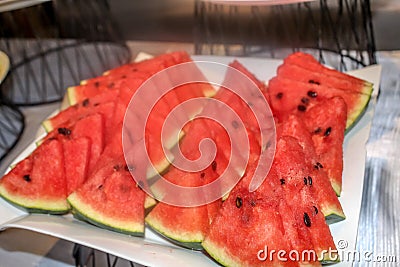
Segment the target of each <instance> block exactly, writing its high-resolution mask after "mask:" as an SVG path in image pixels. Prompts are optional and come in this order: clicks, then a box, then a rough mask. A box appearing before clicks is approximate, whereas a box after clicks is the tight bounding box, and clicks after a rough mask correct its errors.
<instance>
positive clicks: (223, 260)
mask: <svg viewBox="0 0 400 267" xmlns="http://www.w3.org/2000/svg"><path fill="white" fill-rule="evenodd" d="M201 245H202V247H203V248H204V251H205V252H207V254H208V255H209V256H210V257H211V258H212V259H213V260H215V261H216V262H218V263H219V264H221V265H223V266H231V267H232V266H238V267H239V266H246V265H247V263H246V262H242V261H240V259H239V258H235V256H234V255H231V254H230V253H228V252H226V251H225V249H224V247H220V246H218V245H217V244H216V243H214V242H212V241H210V240H209V239H207V238H206V239H205V240H204V241H203V242H202V243H201ZM338 262H340V259H339V257H335V259H331V258H329V254H327V253H325V254H324V257H323V258H322V259H321V260H320V263H321V264H323V265H326V264H335V263H338ZM301 266H308V265H307V264H306V263H302V264H301ZM310 266H315V264H310Z"/></svg>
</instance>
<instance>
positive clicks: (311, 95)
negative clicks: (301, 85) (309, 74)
mask: <svg viewBox="0 0 400 267" xmlns="http://www.w3.org/2000/svg"><path fill="white" fill-rule="evenodd" d="M307 95H308V96H309V97H312V98H316V97H317V96H318V94H317V92H315V91H311V90H310V91H308V92H307Z"/></svg>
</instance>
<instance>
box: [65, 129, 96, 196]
mask: <svg viewBox="0 0 400 267" xmlns="http://www.w3.org/2000/svg"><path fill="white" fill-rule="evenodd" d="M90 147H91V141H90V139H89V138H86V137H80V138H77V139H71V140H68V141H67V142H63V151H64V159H65V164H64V167H65V178H66V180H67V195H69V194H71V193H72V192H73V191H75V190H76V189H77V188H78V187H79V186H80V185H81V184H82V183H83V182H84V181H85V180H86V178H87V174H88V167H89V159H90Z"/></svg>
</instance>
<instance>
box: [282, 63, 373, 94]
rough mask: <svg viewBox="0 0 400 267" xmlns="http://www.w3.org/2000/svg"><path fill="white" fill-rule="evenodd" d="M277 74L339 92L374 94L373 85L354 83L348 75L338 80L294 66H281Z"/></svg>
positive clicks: (331, 76)
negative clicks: (333, 88)
mask: <svg viewBox="0 0 400 267" xmlns="http://www.w3.org/2000/svg"><path fill="white" fill-rule="evenodd" d="M334 72H338V71H334ZM277 73H278V76H279V77H284V78H288V79H293V80H296V81H299V82H304V83H309V84H317V85H325V86H330V87H335V88H337V89H339V90H344V91H351V92H357V93H361V94H366V95H370V94H371V92H372V85H371V84H369V83H366V82H364V81H361V82H354V81H353V80H352V79H351V78H348V77H349V76H348V75H347V76H344V77H341V78H338V77H336V76H333V75H327V74H324V73H320V72H315V71H311V70H307V69H305V68H302V67H299V66H297V65H292V64H283V65H281V66H279V67H278V70H277ZM338 73H340V72H338Z"/></svg>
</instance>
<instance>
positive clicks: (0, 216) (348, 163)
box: [0, 56, 381, 267]
mask: <svg viewBox="0 0 400 267" xmlns="http://www.w3.org/2000/svg"><path fill="white" fill-rule="evenodd" d="M193 59H194V60H202V61H214V62H220V63H224V64H229V63H230V62H232V60H233V59H234V58H232V57H216V56H193ZM239 61H240V62H241V63H242V64H243V65H244V66H246V67H247V68H248V69H249V70H250V71H251V72H253V73H254V74H255V75H256V76H257V77H258V78H259V79H261V80H264V81H268V79H270V78H271V77H273V76H274V75H275V74H276V69H277V66H278V65H280V64H281V63H282V61H281V60H271V59H257V58H239ZM350 74H352V75H354V76H357V77H360V78H362V79H366V80H368V81H370V82H372V83H373V84H374V92H373V96H372V99H371V101H370V103H369V106H368V109H367V110H366V112H365V114H364V115H363V117H362V118H361V120H360V121H359V122H358V123H357V125H355V127H354V128H352V129H351V130H350V132H348V133H347V135H346V137H345V142H344V172H343V190H342V195H341V197H340V202H341V204H342V206H343V210H344V212H345V214H346V216H347V218H346V220H344V221H342V222H339V223H336V224H334V225H331V227H330V228H331V231H332V235H333V237H334V240H335V242H336V244H338V243H340V242H341V244H345V245H346V247H345V248H344V251H345V252H346V251H354V250H355V245H356V239H357V228H358V220H359V214H360V207H361V198H362V191H363V182H364V170H365V159H366V149H365V144H366V142H367V140H368V136H369V132H370V127H371V123H372V118H373V114H374V108H375V104H376V97H377V94H378V90H379V82H380V75H381V66H379V65H374V66H369V67H366V68H363V69H360V70H356V71H352V72H350ZM223 75H224V73H221V76H222V77H223ZM34 148H35V144H34V143H32V144H30V145H29V146H28V147H27V148H26V149H25V150H24V152H23V153H21V154H20V155H19V157H18V158H17V159H16V160H15V161H14V163H16V162H18V161H20V160H21V159H23V158H25V157H26V156H27V155H28V154H29V153H30V152H31V151H32V150H33V149H34ZM13 227H14V228H22V229H27V230H31V231H36V232H40V233H43V234H47V235H51V236H55V237H58V238H61V239H65V240H68V241H71V242H75V243H79V244H82V245H85V246H88V247H92V248H94V249H97V250H100V251H104V252H107V253H110V254H113V255H115V256H118V257H122V258H124V259H127V260H131V261H133V262H136V263H139V264H143V265H146V266H174V267H176V266H193V267H195V266H218V265H217V263H215V262H214V261H213V260H212V259H210V258H209V257H207V256H206V255H205V254H203V253H202V252H199V251H192V250H188V249H185V248H181V247H177V246H175V245H173V244H172V243H170V242H168V241H166V240H165V239H163V238H161V237H159V236H158V235H156V234H155V233H153V232H152V231H151V230H150V229H148V228H146V230H145V237H144V238H140V237H131V236H127V235H123V234H118V233H114V232H111V231H108V230H103V229H101V228H98V227H95V226H93V225H90V224H87V223H85V222H81V221H78V220H76V219H74V218H73V217H72V215H70V214H68V215H65V216H50V215H39V214H33V215H30V214H28V213H26V212H24V211H21V210H19V209H17V208H15V207H13V206H11V205H10V204H8V203H7V202H5V201H4V200H3V199H0V229H6V228H13ZM335 266H338V267H339V266H351V262H348V261H343V262H340V263H338V264H336V265H335Z"/></svg>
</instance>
